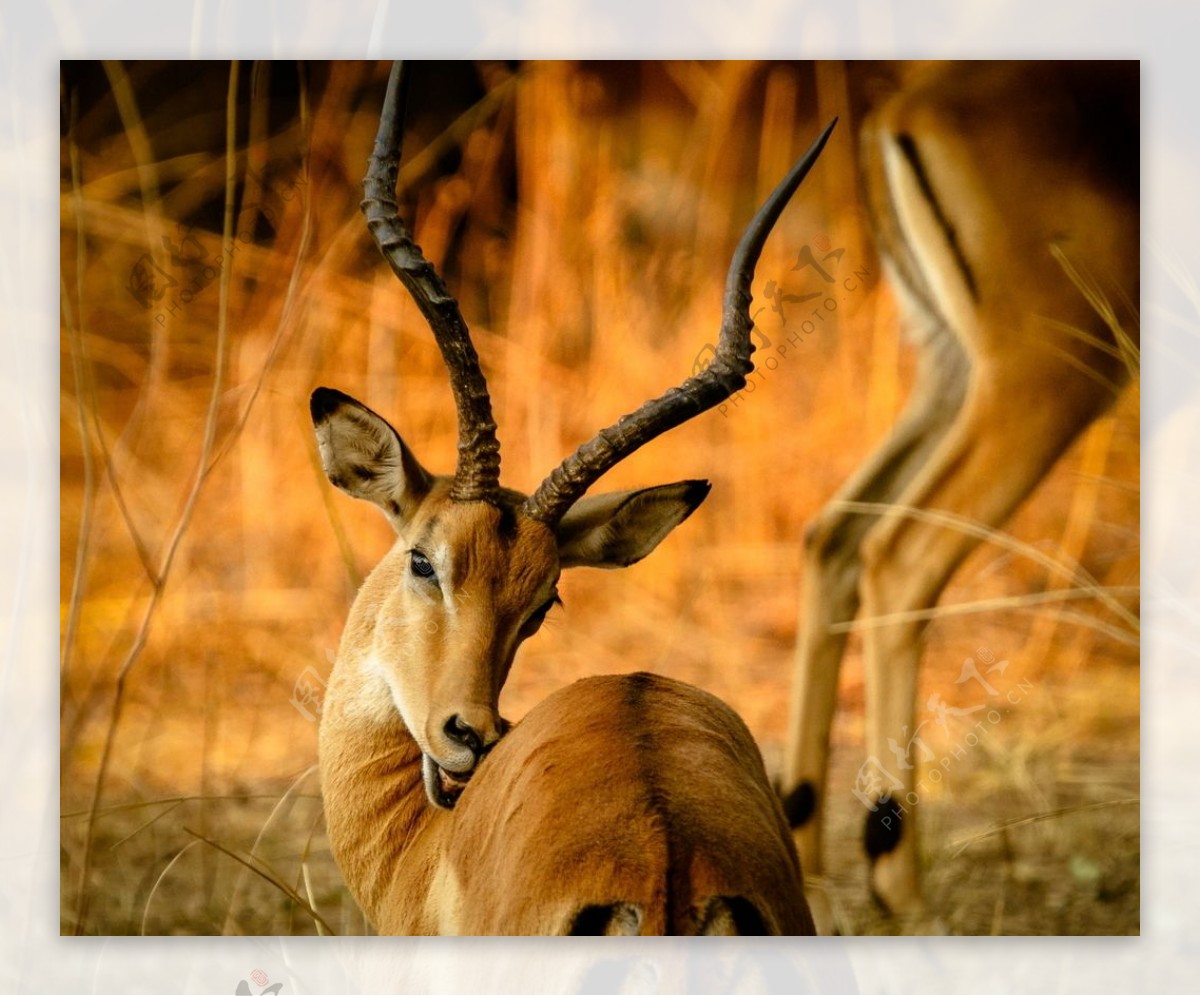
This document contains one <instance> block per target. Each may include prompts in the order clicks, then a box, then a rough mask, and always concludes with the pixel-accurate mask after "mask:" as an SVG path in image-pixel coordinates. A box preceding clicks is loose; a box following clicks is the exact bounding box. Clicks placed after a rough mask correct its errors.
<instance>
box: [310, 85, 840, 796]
mask: <svg viewBox="0 0 1200 996" xmlns="http://www.w3.org/2000/svg"><path fill="white" fill-rule="evenodd" d="M404 89H405V78H404V73H403V69H402V67H401V66H400V65H399V64H397V65H396V66H395V67H393V70H392V74H391V77H390V79H389V81H388V89H387V96H386V98H385V100H384V108H383V113H382V116H381V120H380V127H379V133H378V136H377V138H376V142H375V148H374V151H373V153H372V156H371V159H370V164H369V168H368V172H367V177H366V180H365V181H364V192H365V197H364V200H363V212H364V214H365V215H366V219H367V225H368V227H369V229H370V231H371V233H372V235H373V236H374V238H375V241H376V243H377V244H378V246H379V249H380V251H381V252H382V254H383V256H384V258H385V259H386V260H387V262H388V264H389V265H390V266H391V268H392V270H393V272H394V273H395V274H396V276H397V277H398V278H399V279H400V281H401V283H403V284H404V286H405V287H406V288H407V289H408V292H409V293H410V294H411V295H412V297H413V299H414V300H415V302H416V303H417V305H418V307H419V308H420V310H421V312H422V314H423V315H424V316H425V319H426V321H427V322H428V324H429V326H430V328H431V330H432V332H433V335H434V337H435V339H436V340H437V343H438V346H439V348H440V350H441V353H442V356H443V358H444V360H445V363H446V367H447V369H448V371H449V374H450V382H451V386H452V389H453V392H454V398H455V404H456V407H457V411H458V463H457V468H456V470H455V472H454V474H453V476H440V475H435V474H431V473H430V472H429V471H427V470H426V469H425V468H424V467H423V466H422V465H421V464H420V462H419V461H418V460H417V458H416V456H415V455H414V454H413V452H412V450H411V449H410V448H409V447H408V446H407V445H406V443H405V442H404V440H403V439H402V438H401V437H400V434H399V433H398V432H397V431H396V430H395V429H394V428H392V426H391V425H390V424H389V423H388V422H387V421H386V420H385V419H384V418H382V417H381V416H380V415H378V414H376V413H375V412H373V411H371V410H370V409H369V408H367V407H366V406H365V405H363V404H360V403H359V402H358V401H355V400H354V399H353V398H350V397H348V396H347V395H345V394H342V393H341V392H339V391H334V390H331V389H329V388H324V387H322V388H318V389H317V390H316V391H315V392H314V393H313V395H312V400H311V412H312V419H313V424H314V426H315V429H316V435H317V442H318V446H319V449H320V454H321V461H322V464H323V466H324V469H325V473H326V475H327V476H328V477H329V480H330V482H331V483H332V484H334V485H335V486H336V487H338V488H339V489H341V490H342V491H345V492H346V493H347V494H349V495H351V496H352V497H355V498H361V499H365V500H367V501H370V502H372V503H374V504H375V505H377V506H378V507H379V508H380V509H381V510H382V511H383V513H384V514H385V515H386V516H387V518H388V520H389V521H390V522H391V524H392V527H393V528H394V529H395V531H396V536H397V538H396V542H395V544H394V545H393V547H392V548H391V550H390V551H389V553H388V554H387V555H386V556H385V557H384V559H383V560H382V561H381V563H380V564H379V566H378V567H377V568H376V569H375V571H374V572H373V573H372V576H371V578H370V579H369V580H368V581H367V583H366V584H365V585H364V588H363V591H362V592H361V593H360V594H359V596H358V599H357V601H356V605H355V612H354V614H352V617H351V621H350V623H349V624H348V627H347V630H348V632H349V631H350V630H351V628H354V627H360V628H361V627H366V628H367V630H368V632H358V633H356V634H355V635H356V639H355V641H354V644H355V646H362V645H369V646H370V648H371V649H370V653H369V655H368V657H367V658H366V659H364V660H362V661H359V662H358V666H359V669H360V673H361V678H362V680H364V681H371V682H374V683H376V685H377V686H378V689H379V692H380V697H381V699H382V700H383V701H384V702H385V708H394V709H395V710H396V711H397V712H398V713H399V715H400V718H401V721H402V722H403V724H404V726H405V728H406V729H407V730H408V732H409V733H410V734H411V735H412V736H413V738H414V739H415V740H416V742H417V744H418V745H419V747H420V749H421V751H422V754H423V767H422V771H423V776H424V782H425V791H426V795H427V796H428V798H429V801H430V802H431V803H433V804H434V805H436V806H440V807H443V808H451V807H453V805H454V803H455V801H456V799H457V797H458V795H459V793H460V792H461V791H462V789H463V787H464V786H465V784H466V781H467V779H468V778H469V777H470V775H471V773H472V772H473V771H474V770H475V767H476V765H477V764H478V763H479V761H480V759H481V758H482V757H483V756H484V754H486V752H487V751H488V749H489V748H490V747H491V746H492V745H493V744H494V743H495V742H496V741H497V740H498V739H499V738H500V736H501V735H502V734H503V732H504V727H505V724H504V721H503V720H502V719H501V718H500V715H499V712H498V703H499V697H500V690H501V688H502V687H503V685H504V682H505V679H506V678H507V676H508V672H509V669H510V668H511V666H512V662H513V657H514V656H515V654H516V652H517V648H518V647H519V646H520V645H521V643H522V642H523V641H524V640H526V639H528V638H529V637H531V636H532V635H533V634H534V633H536V632H537V631H538V629H539V628H540V627H541V625H542V621H543V620H544V619H545V617H546V614H547V613H548V612H549V611H550V608H551V607H552V606H553V605H554V604H555V602H557V601H558V593H557V584H558V579H559V575H560V573H561V571H562V570H563V569H564V568H568V567H579V566H590V567H624V566H627V565H629V564H632V563H635V562H636V561H638V560H641V559H642V558H643V557H645V556H646V555H647V554H648V553H650V551H651V550H653V549H654V548H655V547H656V546H657V545H658V544H659V543H660V542H661V541H662V540H663V538H664V537H665V536H666V535H667V534H668V533H669V532H670V531H671V530H672V529H674V528H675V527H676V526H677V525H679V523H681V522H682V521H683V520H684V519H686V518H687V517H688V516H689V515H690V514H691V513H692V512H693V511H694V510H695V509H696V507H697V506H698V505H699V504H700V503H701V502H702V501H703V500H704V498H705V497H706V496H707V494H708V491H709V484H708V482H707V481H679V482H677V483H674V484H665V485H661V486H658V487H651V488H645V489H642V490H637V491H623V492H615V493H608V494H599V495H591V496H587V495H585V492H586V491H587V490H588V488H589V487H590V486H591V485H592V484H593V483H594V482H595V481H596V480H597V479H598V478H599V477H600V476H601V475H602V474H604V473H605V472H606V471H607V470H609V469H610V468H611V467H612V466H614V465H615V464H616V463H617V462H619V461H620V460H622V459H623V458H624V457H626V456H628V455H629V454H630V453H632V452H633V451H634V450H636V449H638V448H639V447H641V446H643V445H645V444H646V443H648V442H649V441H650V440H652V439H654V438H655V437H656V436H658V435H660V434H661V433H663V432H666V431H667V430H668V429H671V428H673V427H674V426H677V425H679V424H681V423H683V422H685V421H687V420H688V419H690V418H692V417H693V416H695V415H698V414H699V413H701V412H703V411H706V410H707V409H709V408H712V407H713V406H714V405H717V404H719V403H720V402H721V401H723V400H725V399H726V398H728V397H729V396H730V395H731V394H732V393H733V392H734V391H737V390H740V389H741V388H742V387H743V386H744V384H745V378H746V375H747V374H748V373H749V372H750V371H751V370H752V369H753V364H752V363H751V361H750V354H751V352H752V351H753V349H754V347H753V345H752V344H751V342H750V335H749V333H750V329H751V327H752V322H751V320H750V317H749V310H748V308H749V302H750V282H751V278H752V276H753V271H754V266H755V263H756V262H757V260H758V257H759V254H760V253H761V250H762V246H763V243H764V242H765V240H766V237H767V235H768V233H769V232H770V230H771V228H772V227H773V226H774V224H775V221H776V219H777V218H778V216H779V214H780V212H781V211H782V210H783V207H784V205H785V204H786V203H787V201H788V200H789V199H790V197H791V195H792V193H793V192H794V191H795V190H796V188H797V187H798V186H799V184H800V182H801V180H803V178H804V176H805V174H806V173H807V172H808V170H809V169H810V167H811V166H812V164H813V162H814V161H815V160H816V158H817V156H818V155H819V153H820V151H821V148H822V147H823V145H824V143H825V140H826V139H827V138H828V135H829V131H830V130H831V129H832V127H833V126H832V125H830V128H829V129H826V131H825V132H824V134H822V135H821V137H820V138H819V139H818V140H817V141H816V142H815V143H814V144H813V147H812V148H811V149H810V150H809V152H808V153H807V154H806V156H805V157H804V159H802V160H801V161H800V163H798V164H797V166H796V167H795V168H794V169H793V170H792V172H791V173H790V174H789V175H788V176H787V177H786V178H785V179H784V181H783V182H782V183H781V184H780V185H779V187H778V188H777V189H776V190H775V191H774V193H773V194H772V195H771V197H770V198H769V199H768V200H767V202H766V203H765V204H764V205H763V207H762V208H761V209H760V210H759V212H758V214H757V215H756V216H755V218H754V220H753V221H752V222H751V224H750V226H749V228H748V229H747V231H746V233H745V234H744V235H743V237H742V240H741V242H740V243H739V245H738V247H737V250H736V252H735V253H734V257H733V262H732V264H731V266H730V270H729V277H728V281H727V285H726V290H725V302H724V314H723V319H722V324H721V332H720V339H719V344H718V346H717V349H716V351H715V355H714V356H713V358H712V361H711V363H710V365H709V366H708V367H707V368H706V369H705V370H703V371H702V372H700V373H699V374H697V375H695V376H693V377H691V378H690V379H688V380H686V381H685V382H684V383H683V384H682V385H680V386H679V387H675V388H672V389H670V390H669V391H667V392H666V393H665V394H663V395H662V396H661V397H659V398H656V399H654V400H652V401H649V402H647V403H646V404H644V405H643V406H642V407H641V408H639V409H638V410H636V411H635V412H632V413H631V414H629V415H626V416H625V417H623V418H622V419H620V420H619V421H618V422H617V423H616V424H615V425H612V426H609V427H608V428H606V429H603V430H601V431H600V432H599V433H598V434H597V435H596V436H595V438H593V439H592V440H591V441H589V442H587V443H585V444H584V445H582V446H580V447H579V449H578V450H577V451H576V452H575V453H574V454H572V455H571V456H569V457H568V458H567V459H566V460H564V461H563V462H562V463H561V464H560V465H559V466H558V467H556V468H555V469H554V470H553V471H552V472H551V473H550V475H549V476H548V477H547V478H546V479H545V480H544V481H543V482H542V484H541V485H540V486H539V487H538V488H537V490H536V491H535V492H534V493H533V494H532V495H528V496H527V495H525V494H522V493H520V492H517V491H513V490H511V489H508V488H504V487H501V486H500V444H499V441H498V440H497V438H496V424H495V422H494V421H493V418H492V410H491V401H490V398H489V396H488V389H487V383H486V380H485V379H484V375H483V372H482V370H481V369H480V365H479V358H478V356H477V355H476V352H475V349H474V346H473V345H472V343H471V339H470V334H469V332H468V329H467V326H466V323H465V321H464V320H463V318H462V315H461V313H460V311H459V308H458V304H457V302H456V301H455V300H454V298H453V297H452V296H451V295H450V293H449V292H448V291H447V289H446V286H445V284H444V283H443V282H442V280H441V278H440V277H439V276H438V274H437V272H436V271H435V270H434V268H433V266H432V265H431V264H430V263H429V262H428V261H427V260H426V259H425V258H424V256H423V255H422V254H421V250H420V248H419V247H418V246H417V245H416V244H414V243H413V241H412V239H411V238H410V236H409V233H408V231H407V229H406V228H405V226H404V224H403V222H402V221H401V220H400V217H399V211H398V208H397V205H396V200H395V187H396V179H397V174H398V171H399V161H400V138H401V125H402V122H401V114H402V109H403V105H404V96H403V92H404ZM345 645H346V641H344V643H343V646H344V647H345Z"/></svg>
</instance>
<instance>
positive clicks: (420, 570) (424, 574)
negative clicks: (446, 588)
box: [410, 550, 437, 583]
mask: <svg viewBox="0 0 1200 996" xmlns="http://www.w3.org/2000/svg"><path fill="white" fill-rule="evenodd" d="M410 567H411V570H412V572H413V574H414V575H415V576H416V577H419V578H424V579H425V580H426V581H433V582H435V583H436V582H437V574H435V573H434V570H433V564H431V563H430V562H429V560H428V558H427V557H426V556H425V554H423V553H421V552H419V551H417V550H413V551H412V559H411V561H410Z"/></svg>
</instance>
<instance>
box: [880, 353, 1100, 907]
mask: <svg viewBox="0 0 1200 996" xmlns="http://www.w3.org/2000/svg"><path fill="white" fill-rule="evenodd" d="M1006 382H1007V389H1006V388H1005V387H1004V385H1005V384H1006ZM978 384H979V385H984V389H983V390H976V391H972V392H971V394H970V395H969V397H968V399H967V402H966V403H965V405H964V407H963V409H962V412H961V414H960V416H959V418H958V419H957V420H956V421H955V423H954V425H953V427H952V428H951V430H950V432H949V433H948V434H947V435H946V437H945V438H944V440H943V441H942V443H941V444H940V445H939V446H938V448H937V451H936V453H935V454H934V456H933V458H932V459H931V460H930V461H929V464H928V465H927V466H926V467H925V469H924V470H923V471H922V472H921V473H920V474H919V475H918V476H917V477H916V478H915V479H914V480H913V481H912V482H911V484H910V485H909V487H908V488H907V489H905V491H904V492H902V493H901V495H900V497H899V499H898V507H897V508H895V509H893V510H892V511H889V512H888V513H886V514H884V515H883V516H882V517H881V518H880V519H878V520H877V521H876V524H875V526H874V528H873V529H872V530H871V532H870V533H869V535H868V536H867V538H866V539H865V540H864V541H863V545H862V555H863V567H862V578H861V585H860V592H861V598H862V608H863V617H864V620H865V621H867V622H868V623H869V621H870V620H871V619H872V618H877V617H882V616H887V615H891V614H893V613H899V612H906V611H911V610H919V609H928V608H931V607H932V606H933V605H935V604H936V603H937V600H938V597H939V596H940V595H941V592H942V590H943V588H944V587H945V586H946V584H947V582H948V581H949V580H950V577H951V576H952V575H953V574H954V571H955V570H956V569H957V568H958V566H959V565H960V564H961V563H962V561H963V559H964V558H965V557H966V556H967V554H969V553H970V552H971V550H972V549H974V547H975V546H976V545H977V544H978V542H979V541H978V539H977V538H976V537H975V536H973V535H970V534H968V533H966V532H964V531H962V530H957V529H955V528H953V526H951V525H946V524H942V523H936V522H928V521H923V520H921V519H917V518H914V517H912V516H910V515H907V514H906V513H905V510H904V507H905V506H909V507H917V508H921V509H936V510H940V511H945V512H949V513H952V514H954V515H957V516H961V517H964V518H967V519H970V520H973V521H974V522H977V523H980V524H983V525H986V526H991V527H994V526H997V525H999V524H1000V523H1001V522H1002V521H1004V519H1005V518H1007V516H1008V515H1009V513H1011V512H1012V510H1013V509H1014V508H1015V507H1016V506H1017V505H1018V504H1019V503H1020V502H1021V501H1022V500H1023V499H1024V498H1025V497H1026V496H1027V495H1028V494H1029V492H1030V491H1032V490H1033V488H1034V486H1035V485H1036V484H1037V483H1038V482H1039V481H1040V480H1041V479H1042V477H1043V476H1044V475H1045V474H1046V472H1047V471H1048V470H1049V468H1050V466H1051V465H1052V464H1053V463H1054V461H1055V460H1056V459H1057V458H1058V457H1059V455H1060V454H1061V453H1062V452H1063V451H1064V450H1065V449H1066V448H1067V446H1068V445H1070V443H1071V441H1072V440H1073V439H1074V438H1075V436H1076V435H1077V434H1078V433H1079V431H1080V430H1081V429H1082V428H1083V427H1084V426H1086V425H1087V424H1088V422H1090V421H1091V419H1092V418H1093V417H1094V415H1095V414H1096V413H1097V412H1099V411H1100V410H1101V409H1102V408H1103V407H1104V404H1105V402H1106V401H1107V398H1106V397H1105V396H1104V395H1103V394H1102V393H1101V392H1099V391H1097V392H1095V393H1094V396H1093V395H1091V394H1089V392H1088V391H1087V390H1086V389H1082V390H1081V389H1078V386H1077V385H1075V386H1073V385H1070V384H1066V385H1064V384H1063V383H1059V384H1058V385H1056V386H1057V390H1053V389H1050V388H1049V387H1048V385H1047V384H1045V383H1042V384H1039V385H1033V384H1030V383H1029V382H1028V380H1026V381H1025V382H1022V381H1021V380H1018V379H1015V378H1004V377H1001V376H999V375H998V374H996V373H994V372H991V373H987V375H986V376H981V377H980V378H979V380H978ZM925 625H926V623H923V622H898V623H891V624H882V625H879V626H868V628H867V629H866V631H865V632H864V637H863V651H864V662H865V680H866V700H867V736H866V740H867V743H866V746H867V755H868V762H867V764H868V765H872V764H874V763H876V762H878V763H880V764H882V765H883V767H884V768H885V769H886V770H887V771H888V772H890V774H891V776H892V778H893V779H895V781H893V782H892V783H891V785H890V788H891V791H890V792H889V791H887V789H886V788H883V789H877V790H876V793H875V799H874V802H875V804H876V809H875V810H874V811H868V813H867V820H866V825H867V830H866V847H867V852H868V855H869V856H870V858H871V860H872V873H871V883H872V888H873V890H874V892H875V895H876V896H877V898H878V899H879V900H880V901H881V902H882V903H883V904H884V905H885V906H887V907H888V908H889V909H891V910H893V911H897V912H901V911H907V910H913V909H915V908H918V907H919V905H920V901H921V897H920V890H919V884H918V878H917V833H916V822H917V820H916V810H917V808H919V798H918V796H917V794H916V792H915V779H914V775H915V770H914V769H912V768H909V769H900V770H897V767H898V766H897V765H896V764H894V763H893V762H892V761H891V757H892V754H891V752H890V750H889V746H888V740H889V739H892V740H894V741H897V742H900V743H903V742H905V741H906V739H907V737H906V736H905V730H906V729H907V730H908V731H911V730H913V729H915V718H914V713H915V708H916V694H917V668H918V664H919V661H920V638H921V634H922V632H923V630H924V627H925ZM864 767H865V766H864ZM860 781H861V780H860ZM884 800H886V801H884Z"/></svg>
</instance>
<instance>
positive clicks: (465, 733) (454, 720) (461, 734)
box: [442, 716, 483, 757]
mask: <svg viewBox="0 0 1200 996" xmlns="http://www.w3.org/2000/svg"><path fill="white" fill-rule="evenodd" d="M442 729H443V730H445V732H446V736H448V737H449V738H450V739H451V740H453V741H454V742H455V743H456V744H462V745H463V746H464V747H466V748H468V749H469V750H470V751H471V753H472V754H474V755H475V756H476V757H478V756H479V754H480V753H481V752H482V751H483V738H482V737H480V735H479V732H478V731H477V730H476V729H475V727H473V726H472V725H471V724H470V723H468V722H467V721H466V720H465V719H463V718H462V716H451V717H450V718H449V719H448V720H446V725H445V726H444V727H442Z"/></svg>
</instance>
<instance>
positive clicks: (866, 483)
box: [784, 332, 967, 875]
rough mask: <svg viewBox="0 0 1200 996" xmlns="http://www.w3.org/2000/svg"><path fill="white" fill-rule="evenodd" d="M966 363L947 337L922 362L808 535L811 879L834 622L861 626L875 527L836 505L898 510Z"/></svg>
mask: <svg viewBox="0 0 1200 996" xmlns="http://www.w3.org/2000/svg"><path fill="white" fill-rule="evenodd" d="M966 369H967V366H966V359H965V357H964V356H963V355H962V352H961V349H960V348H959V346H958V344H957V342H956V341H954V340H953V339H951V338H950V337H949V335H948V334H946V333H945V332H942V334H941V338H940V339H939V346H938V347H937V348H930V349H929V350H928V351H927V352H925V353H923V354H922V360H921V366H920V367H919V368H918V373H917V382H916V385H915V386H914V389H913V393H912V396H911V399H910V401H909V404H908V407H907V409H906V410H905V413H904V415H903V416H902V417H901V419H900V421H899V422H898V423H897V425H896V427H895V428H894V430H893V431H892V433H891V435H889V436H888V438H887V439H886V440H885V441H884V442H883V444H882V445H881V446H880V447H879V449H877V450H876V451H875V452H874V453H873V454H872V455H871V457H870V458H869V459H868V461H867V462H866V463H865V464H864V465H863V466H862V467H861V468H860V469H859V470H858V471H857V472H856V473H855V475H854V477H852V478H851V479H850V480H849V481H848V482H847V483H846V484H845V485H844V486H843V487H842V489H841V490H840V491H839V492H838V494H837V496H836V497H835V499H834V500H833V501H832V502H831V503H830V504H829V505H828V506H826V507H825V508H824V509H823V510H822V511H821V513H820V514H819V515H818V516H817V518H816V519H815V520H814V521H813V523H812V524H811V525H810V526H809V528H808V530H807V532H806V535H805V569H804V578H805V584H804V593H803V595H802V601H801V606H800V611H801V636H800V640H799V642H798V644H797V651H796V661H795V676H794V681H793V686H792V700H791V718H790V723H789V728H788V736H789V743H788V751H787V755H786V769H785V772H784V788H785V798H784V808H785V809H786V810H787V814H788V819H789V821H790V823H791V824H792V826H793V828H795V829H796V830H797V838H796V843H797V846H798V848H799V850H800V863H801V867H802V868H803V869H804V871H805V873H806V874H813V875H816V874H820V873H821V870H822V867H823V861H822V855H821V834H822V823H823V815H824V809H825V793H826V780H827V776H828V763H829V731H830V726H831V724H832V722H833V713H834V710H835V706H836V701H837V683H838V672H839V670H840V667H841V661H842V655H843V652H844V650H845V646H846V634H845V633H844V632H832V631H831V626H832V625H833V624H834V623H839V622H846V621H849V620H851V619H853V618H854V616H855V615H856V614H857V612H858V606H859V577H860V573H861V561H860V556H859V545H860V543H861V542H862V539H863V537H864V536H865V535H866V534H867V532H868V530H869V529H870V528H871V526H872V525H873V524H874V522H875V520H874V519H873V518H871V517H870V516H865V515H860V514H856V513H853V512H847V511H845V510H843V509H840V508H839V507H838V502H839V501H857V502H884V503H887V502H892V501H895V500H896V497H897V496H898V495H899V494H900V492H901V491H902V490H903V489H904V488H905V487H906V486H907V485H908V483H909V482H910V481H911V480H912V479H913V477H914V476H916V474H917V473H918V472H919V471H920V469H921V467H922V465H923V464H924V463H925V462H926V460H927V459H928V458H929V456H930V454H931V453H932V452H933V450H934V448H935V447H936V445H937V443H938V442H939V441H940V440H941V438H942V437H943V436H944V435H945V433H946V430H947V429H948V428H949V426H950V424H951V423H952V421H953V419H954V416H955V414H956V412H957V410H958V408H959V407H960V405H961V403H962V398H963V393H964V389H965V383H966Z"/></svg>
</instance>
